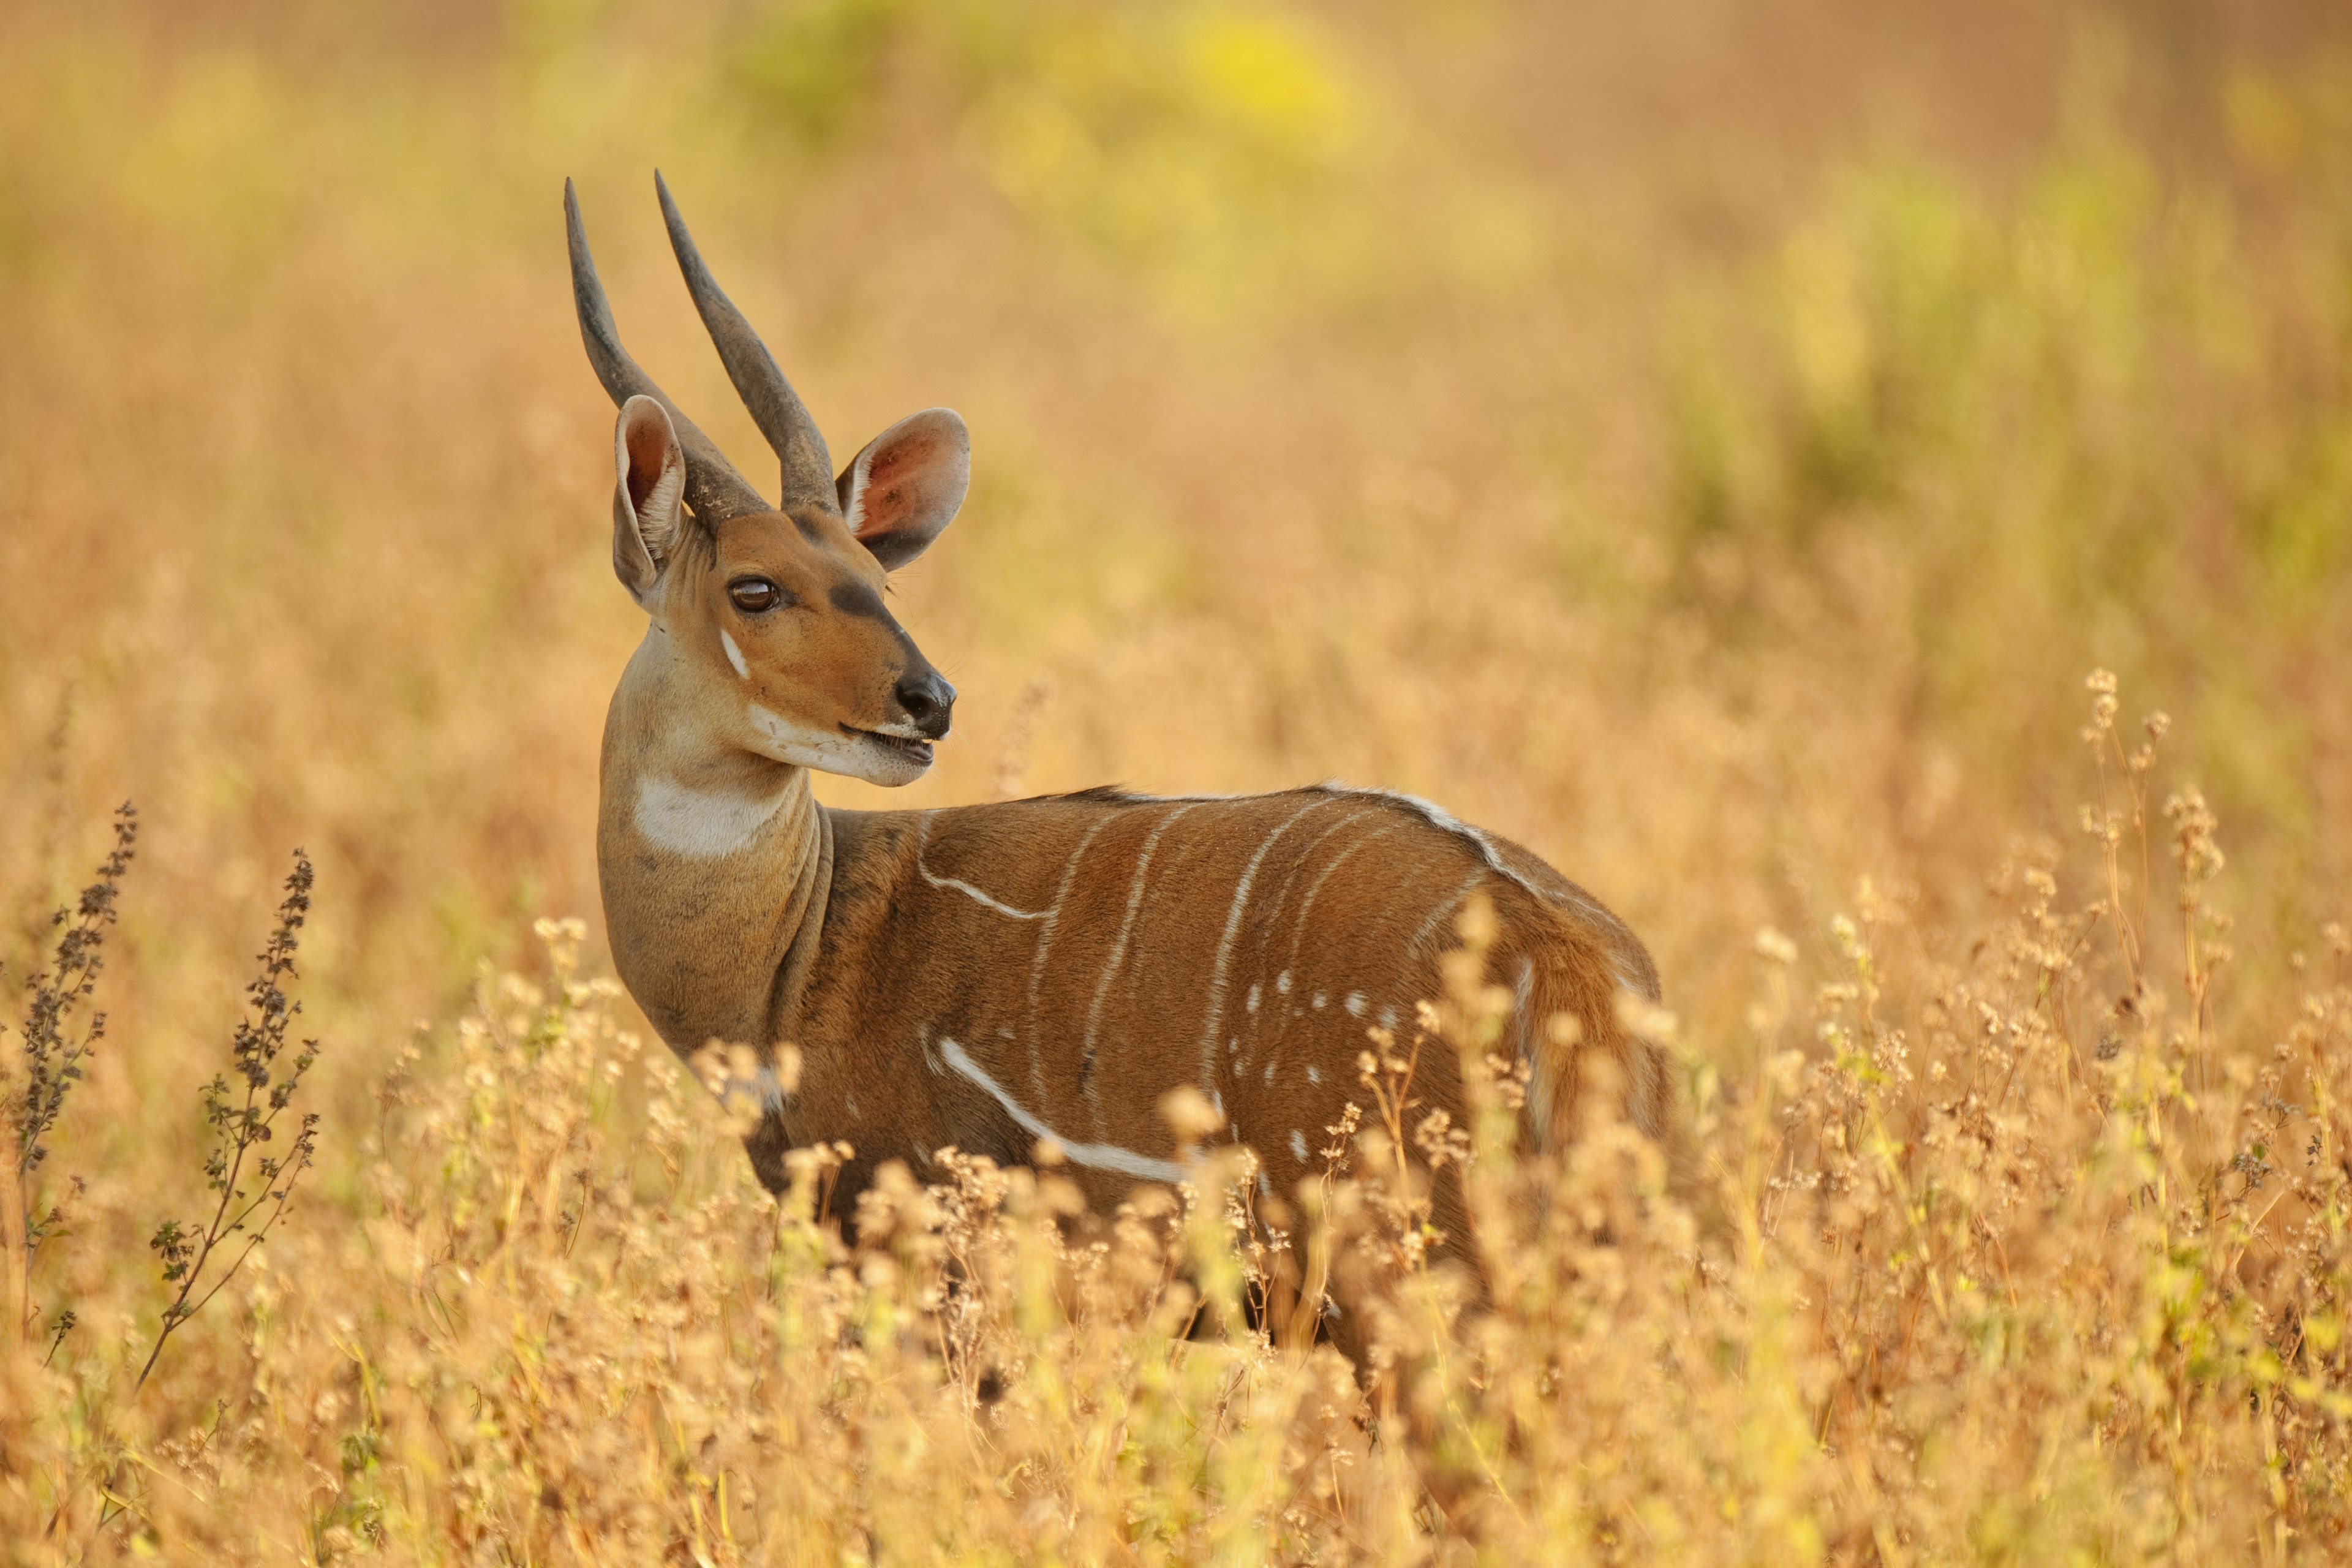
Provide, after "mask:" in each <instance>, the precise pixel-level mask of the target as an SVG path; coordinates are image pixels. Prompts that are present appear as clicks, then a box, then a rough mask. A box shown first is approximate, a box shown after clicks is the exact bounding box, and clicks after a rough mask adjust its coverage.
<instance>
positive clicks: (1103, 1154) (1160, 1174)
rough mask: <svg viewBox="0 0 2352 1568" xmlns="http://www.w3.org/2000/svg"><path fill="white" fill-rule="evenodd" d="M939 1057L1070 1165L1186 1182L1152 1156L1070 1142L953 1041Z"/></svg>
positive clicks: (1178, 1170) (1177, 1169)
mask: <svg viewBox="0 0 2352 1568" xmlns="http://www.w3.org/2000/svg"><path fill="white" fill-rule="evenodd" d="M940 1056H941V1057H943V1058H946V1060H947V1064H948V1066H950V1067H951V1068H955V1070H956V1071H958V1072H959V1073H961V1074H962V1075H963V1076H964V1077H965V1078H967V1079H971V1081H972V1082H973V1083H976V1084H978V1085H979V1086H980V1087H981V1088H982V1089H985V1090H987V1091H988V1094H989V1097H990V1098H991V1099H992V1100H995V1101H996V1103H997V1104H999V1105H1001V1106H1003V1108H1004V1114H1006V1115H1007V1116H1010V1117H1011V1118H1013V1123H1014V1125H1016V1126H1018V1127H1019V1128H1020V1129H1021V1131H1024V1132H1026V1133H1027V1134H1029V1136H1030V1137H1032V1138H1051V1139H1052V1140H1053V1141H1054V1142H1056V1143H1058V1144H1060V1145H1061V1148H1062V1156H1063V1158H1065V1159H1066V1160H1068V1161H1069V1162H1070V1163H1072V1164H1074V1165H1085V1166H1087V1167H1088V1168H1090V1169H1093V1170H1097V1171H1117V1172H1118V1173H1119V1174H1121V1175H1124V1176H1134V1177H1136V1178H1137V1179H1139V1180H1140V1181H1146V1182H1166V1183H1168V1184H1171V1185H1173V1184H1176V1183H1178V1182H1181V1181H1182V1180H1183V1179H1184V1167H1183V1166H1181V1165H1179V1164H1177V1163H1175V1162H1174V1161H1173V1160H1155V1159H1153V1158H1152V1157H1151V1156H1150V1155H1149V1154H1139V1153H1137V1152H1135V1151H1134V1150H1132V1149H1121V1148H1119V1147H1118V1145H1116V1144H1111V1143H1073V1142H1070V1141H1069V1140H1068V1139H1066V1138H1065V1137H1063V1136H1062V1135H1061V1134H1060V1133H1058V1132H1056V1131H1054V1130H1053V1129H1052V1128H1050V1127H1048V1126H1046V1125H1045V1122H1043V1121H1039V1120H1038V1119H1037V1118H1036V1117H1034V1116H1033V1115H1031V1114H1030V1113H1029V1112H1028V1110H1025V1109H1024V1108H1023V1107H1022V1105H1021V1104H1020V1102H1019V1101H1017V1100H1014V1099H1013V1097H1012V1096H1011V1095H1009V1094H1007V1093H1005V1092H1004V1088H1003V1085H1002V1084H999V1083H998V1082H997V1081H996V1080H995V1079H992V1078H991V1077H989V1076H988V1073H987V1072H986V1070H985V1069H983V1068H982V1067H981V1065H980V1064H979V1063H978V1062H976V1061H973V1060H972V1059H971V1057H970V1056H968V1055H967V1054H965V1051H964V1048H963V1047H961V1046H960V1045H957V1044H956V1043H955V1042H954V1041H953V1040H950V1039H946V1038H942V1039H941V1040H940Z"/></svg>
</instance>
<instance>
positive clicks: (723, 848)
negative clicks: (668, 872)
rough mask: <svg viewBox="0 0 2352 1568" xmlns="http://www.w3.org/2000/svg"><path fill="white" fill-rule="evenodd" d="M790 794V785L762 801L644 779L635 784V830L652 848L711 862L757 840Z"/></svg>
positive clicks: (663, 780) (654, 779)
mask: <svg viewBox="0 0 2352 1568" xmlns="http://www.w3.org/2000/svg"><path fill="white" fill-rule="evenodd" d="M790 793H791V789H790V786H789V785H787V786H786V787H785V788H783V789H781V790H778V791H777V792H776V793H775V794H774V795H768V796H766V797H764V798H762V797H757V796H746V795H730V794H721V793H718V792H709V793H705V792H702V791H698V790H691V789H688V788H687V787H686V786H685V785H684V784H673V783H671V782H670V781H669V780H667V779H662V778H651V777H648V778H647V779H646V780H645V782H644V783H643V784H639V785H638V786H637V815H636V821H637V831H638V832H640V833H642V834H644V835H645V836H646V839H647V840H648V841H649V842H651V843H652V844H653V845H654V847H656V848H658V849H666V850H667V851H669V852H670V853H671V854H673V855H690V856H693V857H694V858H697V859H698V860H715V859H717V858H719V857H721V856H724V855H732V854H734V853H735V852H736V851H737V850H739V849H741V848H742V847H744V846H746V845H748V844H750V843H751V840H752V839H753V838H755V837H758V836H759V833H760V830H761V828H763V827H765V826H767V825H768V823H769V822H770V820H771V819H772V818H773V817H774V816H775V815H776V811H777V808H778V807H780V806H782V805H783V803H784V797H785V795H788V794H790Z"/></svg>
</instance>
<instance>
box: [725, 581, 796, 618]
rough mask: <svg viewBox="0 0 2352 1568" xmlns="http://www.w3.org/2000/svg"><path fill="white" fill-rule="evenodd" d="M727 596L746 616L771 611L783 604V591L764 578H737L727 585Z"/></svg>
mask: <svg viewBox="0 0 2352 1568" xmlns="http://www.w3.org/2000/svg"><path fill="white" fill-rule="evenodd" d="M727 596H728V597H729V598H730V599H732V600H733V601H735V607H736V608H737V609H739V610H740V611H742V612H743V613H744V614H745V615H747V616H756V615H758V614H759V613H760V612H761V611H762V610H772V609H774V608H775V607H776V606H777V605H781V604H782V603H783V602H784V591H783V590H782V588H779V587H778V586H776V584H773V583H772V582H770V581H769V580H768V579H767V578H765V577H738V578H736V579H735V581H733V582H732V583H730V584H727Z"/></svg>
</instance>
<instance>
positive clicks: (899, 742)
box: [842, 724, 931, 768]
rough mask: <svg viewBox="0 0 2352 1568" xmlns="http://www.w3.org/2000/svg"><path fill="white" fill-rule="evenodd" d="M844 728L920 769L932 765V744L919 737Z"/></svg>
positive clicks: (850, 726) (847, 726) (845, 725)
mask: <svg viewBox="0 0 2352 1568" xmlns="http://www.w3.org/2000/svg"><path fill="white" fill-rule="evenodd" d="M842 728H843V729H844V730H846V731H849V733H851V734H853V735H856V736H857V737H858V738H859V739H861V740H866V741H871V742H874V743H875V744H876V745H877V746H879V747H881V748H882V749H883V750H884V751H886V752H890V753H892V754H893V755H895V756H900V757H904V758H906V759H907V761H908V762H910V763H915V764H916V765H917V766H919V767H926V768H928V767H929V766H930V765H931V743H930V742H929V741H927V740H924V739H923V738H922V737H921V736H919V735H893V734H891V733H889V732H888V731H883V730H860V729H857V728H856V727H854V726H852V725H848V724H844V725H843V726H842Z"/></svg>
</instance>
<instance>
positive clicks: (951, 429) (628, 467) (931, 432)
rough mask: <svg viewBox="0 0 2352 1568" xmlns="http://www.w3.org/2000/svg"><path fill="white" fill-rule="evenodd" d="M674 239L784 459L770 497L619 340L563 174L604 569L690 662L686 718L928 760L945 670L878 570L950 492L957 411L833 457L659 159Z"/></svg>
mask: <svg viewBox="0 0 2352 1568" xmlns="http://www.w3.org/2000/svg"><path fill="white" fill-rule="evenodd" d="M654 184H655V188H656V191H657V192H658V194H659V195H660V198H661V206H662V216H663V217H664V219H665V220H666V221H667V224H668V226H669V238H670V246H671V248H672V249H674V250H675V251H676V252H677V262H678V267H679V268H680V269H681V270H682V271H683V272H684V273H685V274H686V286H687V289H688V292H689V293H690V294H692V295H693V297H694V303H695V308H696V309H697V310H699V311H700V312H701V315H702V321H703V324H704V326H706V327H707V328H709V331H710V337H711V341H712V342H714V343H715V344H716V345H717V346H718V349H719V359H720V360H721V361H722V362H723V363H725V364H726V366H727V374H728V376H729V378H730V380H732V381H733V382H734V384H735V389H736V391H737V392H738V393H740V395H742V398H743V401H744V404H745V405H746V406H748V407H749V409H750V410H751V416H752V419H753V420H754V422H756V423H757V424H758V426H759V427H760V433H761V435H762V436H764V437H766V438H767V441H768V445H769V446H770V447H772V448H774V450H775V454H776V458H777V461H778V462H779V463H780V464H781V465H782V495H781V498H780V504H779V505H776V506H770V505H769V504H768V503H767V501H766V500H764V499H762V498H761V495H760V493H759V491H758V490H756V489H753V488H752V486H751V484H750V483H749V482H747V481H746V480H745V479H743V478H742V476H741V475H740V474H738V473H737V472H736V471H735V469H734V468H733V467H732V465H730V463H729V462H728V460H727V458H725V456H724V455H722V454H721V453H720V452H719V448H718V447H717V446H716V445H715V444H714V443H713V442H712V441H711V439H710V437H708V436H706V435H704V434H703V433H702V431H701V430H700V429H698V428H697V427H696V426H695V424H694V422H693V421H692V420H691V419H688V417H687V416H685V415H684V414H683V413H681V412H679V410H678V408H677V405H676V404H674V403H672V402H671V401H670V400H669V399H668V397H667V396H666V395H664V394H663V393H662V390H661V388H660V387H658V386H656V385H655V384H654V383H653V380H652V378H651V377H649V376H647V375H646V373H645V372H644V371H643V370H642V369H640V368H639V367H638V365H637V363H636V362H635V360H634V359H631V358H630V357H629V354H628V352H627V351H626V350H625V349H624V348H622V346H621V340H620V334H619V333H618V331H615V329H614V324H613V312H612V308H611V306H610V305H609V304H608V303H607V302H606V300H605V298H604V285H603V284H602V283H601V282H599V281H598V279H597V277H596V264H595V262H594V261H593V259H592V258H590V256H589V253H588V237H587V232H586V230H585V228H584V227H583V226H582V223H581V220H580V203H579V200H578V198H577V197H576V196H575V195H573V193H572V184H571V182H570V181H568V180H567V181H566V182H564V187H563V205H564V216H565V219H566V222H567V224H568V226H569V228H570V232H571V247H572V299H573V302H574V303H575V304H576V305H577V306H578V308H579V312H580V335H581V337H582V339H583V342H585V343H586V344H587V347H588V358H589V360H590V362H591V363H593V365H594V366H595V369H596V376H597V379H598V380H599V381H601V382H603V383H604V390H605V391H606V392H608V393H610V394H611V395H612V397H613V401H614V403H616V404H617V405H620V417H619V419H618V421H617V422H616V424H615V425H614V431H613V466H614V488H613V570H614V574H617V575H618V576H619V577H620V579H621V585H622V586H623V587H625V588H626V589H627V590H628V591H629V594H630V596H631V597H633V598H635V600H636V602H637V604H638V605H640V606H642V607H643V608H644V609H645V611H646V614H647V615H648V616H651V617H652V627H651V631H650V633H649V637H663V638H666V639H667V642H668V643H669V644H670V645H672V647H671V649H670V654H669V657H670V658H672V659H674V660H677V661H682V662H683V664H684V666H685V668H687V669H688V670H689V671H691V672H692V679H690V680H689V681H688V684H687V693H688V694H687V697H686V698H685V700H686V701H688V703H689V704H690V705H691V706H692V708H693V709H694V711H693V712H692V713H691V714H673V715H671V716H670V717H671V718H673V719H675V720H689V719H690V720H691V721H694V722H695V724H696V726H697V728H698V729H699V730H700V731H702V732H703V733H704V734H705V735H707V736H708V737H709V738H710V739H711V740H712V741H714V742H717V743H719V745H721V746H724V747H730V748H732V749H734V750H736V751H739V752H744V753H748V754H750V755H752V756H756V757H764V758H767V759H768V760H770V761H772V762H776V763H788V764H792V765H795V766H800V767H809V768H816V769H820V770H822V771H824V772H825V773H845V774H847V775H849V776H850V777H853V778H861V779H866V780H867V781H869V782H871V783H874V784H908V783H911V782H912V781H913V780H915V779H917V778H919V777H921V776H922V774H923V773H924V772H925V770H927V769H928V768H929V766H930V764H931V743H932V742H935V741H937V740H939V739H940V737H942V736H944V735H945V734H946V733H947V732H948V724H949V715H950V710H952V708H953V707H954V704H955V689H954V688H953V687H951V686H950V685H949V684H948V683H947V682H946V681H945V680H944V679H941V678H940V673H939V671H938V670H936V669H934V668H932V667H931V664H930V661H929V659H926V658H924V657H923V654H922V650H921V649H919V648H918V647H916V646H915V643H914V639H913V638H911V637H908V635H907V634H906V632H905V631H903V630H902V629H900V627H899V626H898V621H897V620H896V619H895V618H894V617H893V616H891V614H890V612H889V610H888V608H887V607H886V606H885V605H884V604H883V599H882V595H883V594H884V592H885V590H886V587H887V577H888V574H890V573H891V572H892V571H895V570H896V569H897V568H898V567H899V566H902V565H904V564H905V563H908V562H909V561H912V560H913V559H914V558H915V557H916V556H918V555H919V554H921V553H922V552H923V551H924V549H925V548H926V547H927V546H929V543H930V542H931V541H932V540H933V539H936V538H937V537H938V536H939V534H940V530H942V529H944V528H945V527H947V525H948V523H949V521H950V520H952V519H953V518H954V516H955V514H956V509H957V508H958V507H960V506H961V505H962V504H963V495H964V487H965V485H966V483H967V481H968V480H969V479H970V477H971V439H970V437H969V436H968V435H967V434H966V432H965V430H964V424H963V421H962V420H961V418H959V417H958V416H956V415H955V414H954V413H953V412H952V411H950V410H949V409H945V408H931V409H926V410H925V411H923V412H922V413H920V414H916V415H912V416H908V418H905V419H902V420H900V421H899V422H898V424H896V425H893V426H891V427H890V428H889V429H887V430H885V431H884V432H883V433H882V434H881V435H879V436H877V437H875V438H874V439H873V440H872V441H870V442H868V443H867V444H866V448H865V449H864V450H863V451H861V452H859V453H858V454H857V456H856V458H855V459H853V460H852V461H851V463H850V464H849V466H848V467H847V468H844V469H843V470H842V471H841V472H840V474H839V475H838V476H835V474H834V472H833V465H832V461H831V459H830V458H829V457H828V456H827V454H826V451H825V444H824V437H823V436H822V435H820V434H819V433H818V431H817V427H816V425H815V423H814V421H813V420H812V419H810V417H809V414H808V410H807V409H806V408H805V407H804V406H803V405H802V403H801V400H800V398H799V397H798V396H797V395H794V393H793V389H792V385H791V384H790V383H789V382H787V381H786V380H785V379H784V377H783V374H782V372H781V371H779V370H778V369H777V368H776V362H775V360H774V359H773V358H772V356H771V355H770V354H769V353H768V351H767V348H766V346H765V345H764V344H762V343H761V342H760V339H759V336H758V334H756V333H755V332H753V331H752V330H751V323H750V322H748V321H745V320H744V319H743V315H742V312H740V310H737V309H736V308H735V306H734V304H733V303H732V302H731V301H730V300H729V299H728V298H727V296H726V295H725V294H724V293H723V292H721V291H720V289H719V284H718V282H717V281H716V280H715V279H713V278H712V277H711V275H710V269H709V268H708V267H706V266H704V265H703V261H702V256H701V253H700V252H698V250H697V249H696V248H695V245H694V239H693V237H692V236H691V235H689V234H688V232H687V228H686V223H685V220H684V219H682V218H681V217H680V216H678V211H677V203H675V202H673V201H672V200H671V199H670V194H669V189H668V187H667V185H666V184H663V183H662V180H661V176H660V175H659V174H656V175H655V176H654Z"/></svg>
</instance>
